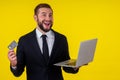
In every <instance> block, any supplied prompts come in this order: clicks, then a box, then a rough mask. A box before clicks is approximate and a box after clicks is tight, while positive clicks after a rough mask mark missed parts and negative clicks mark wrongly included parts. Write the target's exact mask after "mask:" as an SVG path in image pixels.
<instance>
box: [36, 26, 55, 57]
mask: <svg viewBox="0 0 120 80" xmlns="http://www.w3.org/2000/svg"><path fill="white" fill-rule="evenodd" d="M42 35H43V34H42V33H41V32H40V31H39V30H38V29H37V28H36V37H37V41H38V44H39V47H40V50H41V52H43V51H42V37H41V36H42ZM45 35H46V36H47V37H46V40H47V44H48V49H49V56H50V55H51V51H52V48H53V44H54V40H55V36H54V33H53V32H52V30H50V31H48V32H47V33H45Z"/></svg>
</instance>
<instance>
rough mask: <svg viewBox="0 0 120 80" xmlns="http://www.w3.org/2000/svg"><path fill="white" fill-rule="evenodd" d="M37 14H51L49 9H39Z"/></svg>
mask: <svg viewBox="0 0 120 80" xmlns="http://www.w3.org/2000/svg"><path fill="white" fill-rule="evenodd" d="M38 13H49V14H52V13H53V12H52V10H51V9H50V8H40V9H39V10H38Z"/></svg>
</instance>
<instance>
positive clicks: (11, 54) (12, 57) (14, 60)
mask: <svg viewBox="0 0 120 80" xmlns="http://www.w3.org/2000/svg"><path fill="white" fill-rule="evenodd" d="M8 59H9V61H10V64H11V66H12V67H16V65H17V57H16V55H15V52H14V50H9V51H8Z"/></svg>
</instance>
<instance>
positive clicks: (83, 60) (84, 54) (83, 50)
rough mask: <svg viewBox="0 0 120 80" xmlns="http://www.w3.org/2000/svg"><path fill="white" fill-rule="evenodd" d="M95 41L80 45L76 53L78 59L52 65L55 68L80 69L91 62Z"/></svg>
mask: <svg viewBox="0 0 120 80" xmlns="http://www.w3.org/2000/svg"><path fill="white" fill-rule="evenodd" d="M96 44H97V39H91V40H86V41H83V42H81V43H80V48H79V52H78V58H77V60H76V59H69V60H66V61H62V62H58V63H56V64H54V65H55V66H63V67H73V68H75V67H80V66H83V65H85V64H88V63H89V62H92V61H93V58H94V54H95V49H96Z"/></svg>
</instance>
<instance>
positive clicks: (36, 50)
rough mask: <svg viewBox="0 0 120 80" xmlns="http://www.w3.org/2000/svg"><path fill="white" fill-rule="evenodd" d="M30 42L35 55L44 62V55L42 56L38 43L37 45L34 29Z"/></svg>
mask: <svg viewBox="0 0 120 80" xmlns="http://www.w3.org/2000/svg"><path fill="white" fill-rule="evenodd" d="M31 42H32V45H33V47H34V51H35V53H36V55H38V56H39V57H40V58H39V59H40V60H41V62H43V63H44V62H45V59H44V57H43V55H42V53H41V50H40V48H39V45H38V42H37V38H36V32H35V30H34V31H33V35H32V38H31Z"/></svg>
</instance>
